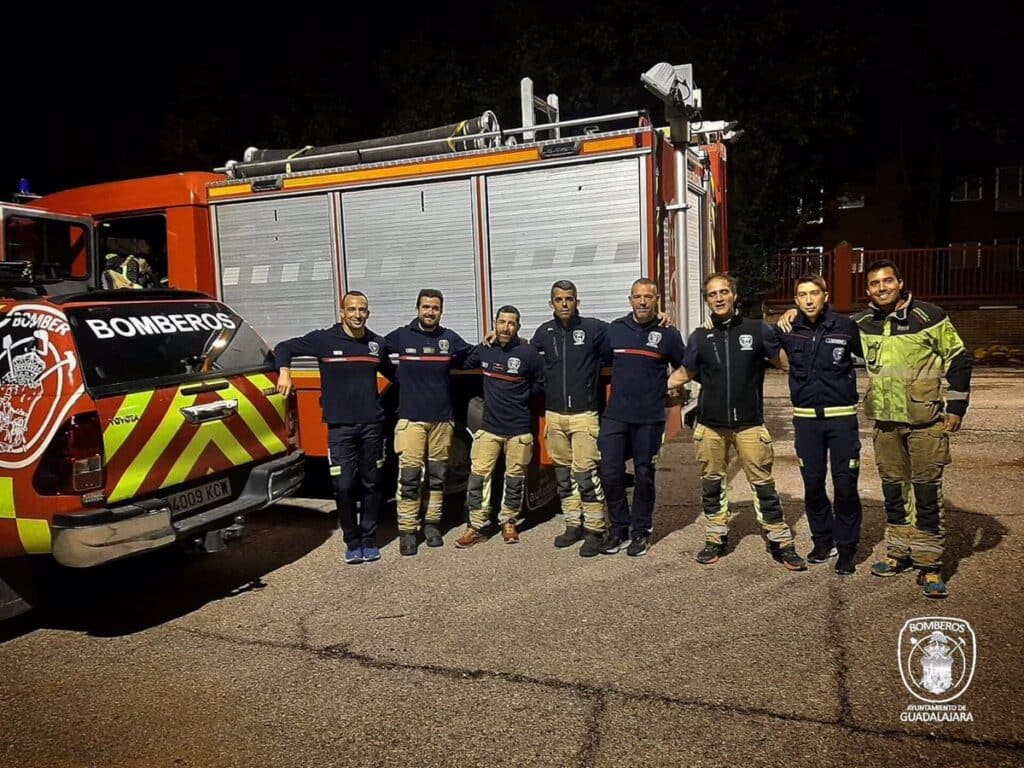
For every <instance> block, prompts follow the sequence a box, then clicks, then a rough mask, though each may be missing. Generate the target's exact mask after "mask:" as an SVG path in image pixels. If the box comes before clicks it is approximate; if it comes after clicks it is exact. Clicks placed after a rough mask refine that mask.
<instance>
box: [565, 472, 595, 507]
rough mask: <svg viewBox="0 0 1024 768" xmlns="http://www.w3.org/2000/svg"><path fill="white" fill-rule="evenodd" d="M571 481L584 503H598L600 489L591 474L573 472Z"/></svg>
mask: <svg viewBox="0 0 1024 768" xmlns="http://www.w3.org/2000/svg"><path fill="white" fill-rule="evenodd" d="M572 479H573V480H575V481H576V485H577V486H578V487H579V489H580V498H581V499H582V500H583V501H586V502H598V501H600V500H601V498H600V488H599V486H598V484H597V482H596V478H595V477H594V473H593V472H573V473H572Z"/></svg>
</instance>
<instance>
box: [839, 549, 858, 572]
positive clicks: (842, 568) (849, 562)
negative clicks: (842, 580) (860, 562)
mask: <svg viewBox="0 0 1024 768" xmlns="http://www.w3.org/2000/svg"><path fill="white" fill-rule="evenodd" d="M856 556H857V550H856V548H850V547H840V548H839V557H838V558H837V559H836V573H838V574H839V575H840V576H850V575H852V574H854V573H855V572H856V571H857V566H856V565H854V562H853V559H854V557H856Z"/></svg>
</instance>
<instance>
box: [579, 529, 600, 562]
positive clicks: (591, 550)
mask: <svg viewBox="0 0 1024 768" xmlns="http://www.w3.org/2000/svg"><path fill="white" fill-rule="evenodd" d="M599 554H601V534H600V533H598V532H597V531H587V532H586V533H585V535H584V537H583V546H582V547H580V557H596V556H597V555H599Z"/></svg>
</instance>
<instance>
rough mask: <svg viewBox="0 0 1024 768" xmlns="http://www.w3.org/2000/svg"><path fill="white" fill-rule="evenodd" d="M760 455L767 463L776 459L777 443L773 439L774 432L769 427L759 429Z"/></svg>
mask: <svg viewBox="0 0 1024 768" xmlns="http://www.w3.org/2000/svg"><path fill="white" fill-rule="evenodd" d="M757 444H758V456H759V457H760V459H761V461H762V463H764V464H765V465H768V464H771V463H772V462H773V461H775V443H774V441H773V440H772V433H771V432H769V431H768V428H767V427H761V428H760V429H759V430H758V431H757Z"/></svg>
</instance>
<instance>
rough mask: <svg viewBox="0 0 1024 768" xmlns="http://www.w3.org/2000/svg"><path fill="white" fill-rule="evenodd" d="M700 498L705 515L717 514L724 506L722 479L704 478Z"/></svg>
mask: <svg viewBox="0 0 1024 768" xmlns="http://www.w3.org/2000/svg"><path fill="white" fill-rule="evenodd" d="M700 498H701V503H702V505H703V507H704V513H705V514H717V513H718V512H719V510H720V509H721V506H722V478H720V477H702V478H701V479H700Z"/></svg>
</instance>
